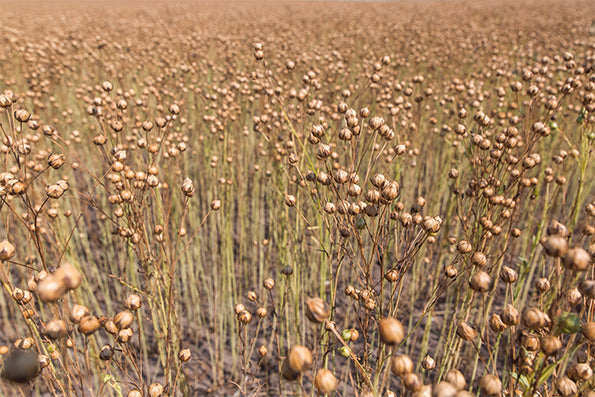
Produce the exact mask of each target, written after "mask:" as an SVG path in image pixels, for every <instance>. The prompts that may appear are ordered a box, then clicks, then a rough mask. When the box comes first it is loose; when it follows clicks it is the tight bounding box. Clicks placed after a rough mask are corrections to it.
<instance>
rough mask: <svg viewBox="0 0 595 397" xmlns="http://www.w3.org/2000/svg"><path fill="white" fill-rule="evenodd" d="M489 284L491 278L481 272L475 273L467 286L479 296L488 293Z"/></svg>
mask: <svg viewBox="0 0 595 397" xmlns="http://www.w3.org/2000/svg"><path fill="white" fill-rule="evenodd" d="M491 284H492V278H491V277H490V275H489V274H488V273H486V272H484V271H481V270H480V271H478V272H476V273H475V274H474V275H473V276H471V278H470V279H469V286H470V287H471V289H472V290H473V291H475V292H479V293H481V294H483V293H486V292H488V291H489V289H490V286H491Z"/></svg>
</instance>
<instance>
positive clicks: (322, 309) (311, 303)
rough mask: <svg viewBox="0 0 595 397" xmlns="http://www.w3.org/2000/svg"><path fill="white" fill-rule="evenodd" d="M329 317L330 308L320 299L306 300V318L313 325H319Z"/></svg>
mask: <svg viewBox="0 0 595 397" xmlns="http://www.w3.org/2000/svg"><path fill="white" fill-rule="evenodd" d="M330 315H331V308H330V306H329V305H328V304H327V303H326V302H325V301H324V300H322V299H321V298H308V299H306V317H307V318H308V320H310V321H312V322H313V323H315V324H319V323H321V322H323V321H325V320H326V319H328V318H329V317H330Z"/></svg>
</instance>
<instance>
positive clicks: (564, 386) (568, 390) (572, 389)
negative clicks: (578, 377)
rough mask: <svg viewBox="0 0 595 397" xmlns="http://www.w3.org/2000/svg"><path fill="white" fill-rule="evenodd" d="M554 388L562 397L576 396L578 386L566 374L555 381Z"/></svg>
mask: <svg viewBox="0 0 595 397" xmlns="http://www.w3.org/2000/svg"><path fill="white" fill-rule="evenodd" d="M556 390H557V391H558V393H560V395H561V396H562V397H570V396H576V394H577V393H578V387H577V386H576V383H574V382H573V381H572V380H570V378H568V377H567V376H562V377H560V378H558V380H557V381H556Z"/></svg>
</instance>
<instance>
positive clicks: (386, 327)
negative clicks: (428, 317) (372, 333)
mask: <svg viewBox="0 0 595 397" xmlns="http://www.w3.org/2000/svg"><path fill="white" fill-rule="evenodd" d="M378 330H379V333H380V339H381V340H382V342H384V343H386V344H387V345H398V344H399V343H401V342H402V341H403V339H404V338H405V329H404V328H403V325H402V324H401V322H400V321H399V320H397V319H396V318H392V317H385V318H383V319H382V320H380V322H379V323H378Z"/></svg>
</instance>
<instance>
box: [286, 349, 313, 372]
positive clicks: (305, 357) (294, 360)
mask: <svg viewBox="0 0 595 397" xmlns="http://www.w3.org/2000/svg"><path fill="white" fill-rule="evenodd" d="M286 361H287V365H288V367H289V369H291V370H292V371H294V372H297V373H299V374H301V373H303V372H305V371H307V370H308V369H310V367H311V366H312V352H311V351H310V349H308V348H307V347H306V346H302V345H294V346H292V347H291V349H289V353H287V359H286Z"/></svg>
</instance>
